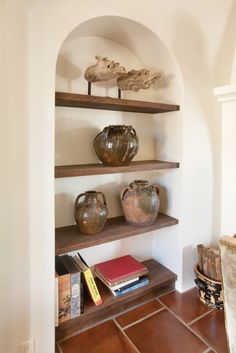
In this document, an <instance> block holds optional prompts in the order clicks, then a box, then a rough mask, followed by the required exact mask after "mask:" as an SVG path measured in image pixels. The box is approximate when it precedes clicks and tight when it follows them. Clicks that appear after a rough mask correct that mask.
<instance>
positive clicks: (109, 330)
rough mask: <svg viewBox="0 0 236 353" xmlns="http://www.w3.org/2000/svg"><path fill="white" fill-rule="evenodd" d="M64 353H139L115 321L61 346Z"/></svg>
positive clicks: (99, 326) (69, 340) (84, 333)
mask: <svg viewBox="0 0 236 353" xmlns="http://www.w3.org/2000/svg"><path fill="white" fill-rule="evenodd" d="M60 347H61V348H62V351H63V353H137V352H136V350H135V349H134V348H133V347H132V345H131V344H130V343H129V341H128V340H127V339H126V337H125V336H124V335H123V334H122V333H121V331H120V330H119V329H118V328H117V326H116V325H115V323H114V322H113V321H111V320H110V321H107V322H105V323H103V324H101V325H98V326H96V327H93V328H91V329H89V330H87V331H85V332H82V333H80V334H79V335H77V336H74V337H72V338H70V339H68V340H66V341H64V342H62V343H61V344H60Z"/></svg>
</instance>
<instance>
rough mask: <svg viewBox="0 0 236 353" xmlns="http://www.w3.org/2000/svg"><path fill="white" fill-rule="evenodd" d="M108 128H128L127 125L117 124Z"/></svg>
mask: <svg viewBox="0 0 236 353" xmlns="http://www.w3.org/2000/svg"><path fill="white" fill-rule="evenodd" d="M109 127H110V128H113V129H115V128H124V127H129V126H128V125H119V124H117V125H109Z"/></svg>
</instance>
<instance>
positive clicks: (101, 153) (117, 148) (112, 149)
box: [93, 125, 138, 166]
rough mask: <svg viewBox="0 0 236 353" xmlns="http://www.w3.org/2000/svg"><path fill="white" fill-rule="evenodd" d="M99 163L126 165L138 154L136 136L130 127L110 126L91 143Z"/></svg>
mask: <svg viewBox="0 0 236 353" xmlns="http://www.w3.org/2000/svg"><path fill="white" fill-rule="evenodd" d="M93 145H94V149H95V152H96V153H97V156H98V158H99V159H100V161H101V162H102V163H103V164H104V165H107V166H122V165H127V164H129V163H130V162H131V160H132V159H133V158H134V156H135V155H136V153H137V152H138V136H137V135H136V131H135V129H134V128H133V127H132V126H125V125H111V126H107V127H105V128H104V129H103V131H102V132H100V133H99V134H98V135H97V136H96V137H95V139H94V142H93Z"/></svg>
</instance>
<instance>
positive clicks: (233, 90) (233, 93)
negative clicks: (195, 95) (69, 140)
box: [214, 84, 236, 102]
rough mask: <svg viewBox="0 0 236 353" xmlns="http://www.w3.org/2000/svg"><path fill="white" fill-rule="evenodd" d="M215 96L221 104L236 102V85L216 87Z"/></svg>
mask: <svg viewBox="0 0 236 353" xmlns="http://www.w3.org/2000/svg"><path fill="white" fill-rule="evenodd" d="M214 95H215V96H217V98H218V101H219V102H233V101H236V84H231V85H227V86H221V87H216V88H215V89H214Z"/></svg>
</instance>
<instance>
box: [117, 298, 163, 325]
mask: <svg viewBox="0 0 236 353" xmlns="http://www.w3.org/2000/svg"><path fill="white" fill-rule="evenodd" d="M161 308H163V306H162V305H161V304H160V303H159V302H158V301H157V300H152V301H151V302H148V303H146V304H144V305H141V306H139V307H138V308H135V309H133V310H130V311H128V312H127V313H125V314H123V315H120V316H118V317H116V321H117V322H118V323H119V325H120V326H121V327H125V326H127V325H130V324H131V323H133V322H135V321H137V320H140V319H141V318H143V317H144V316H147V315H149V314H151V313H153V312H154V311H157V310H160V309H161Z"/></svg>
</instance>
